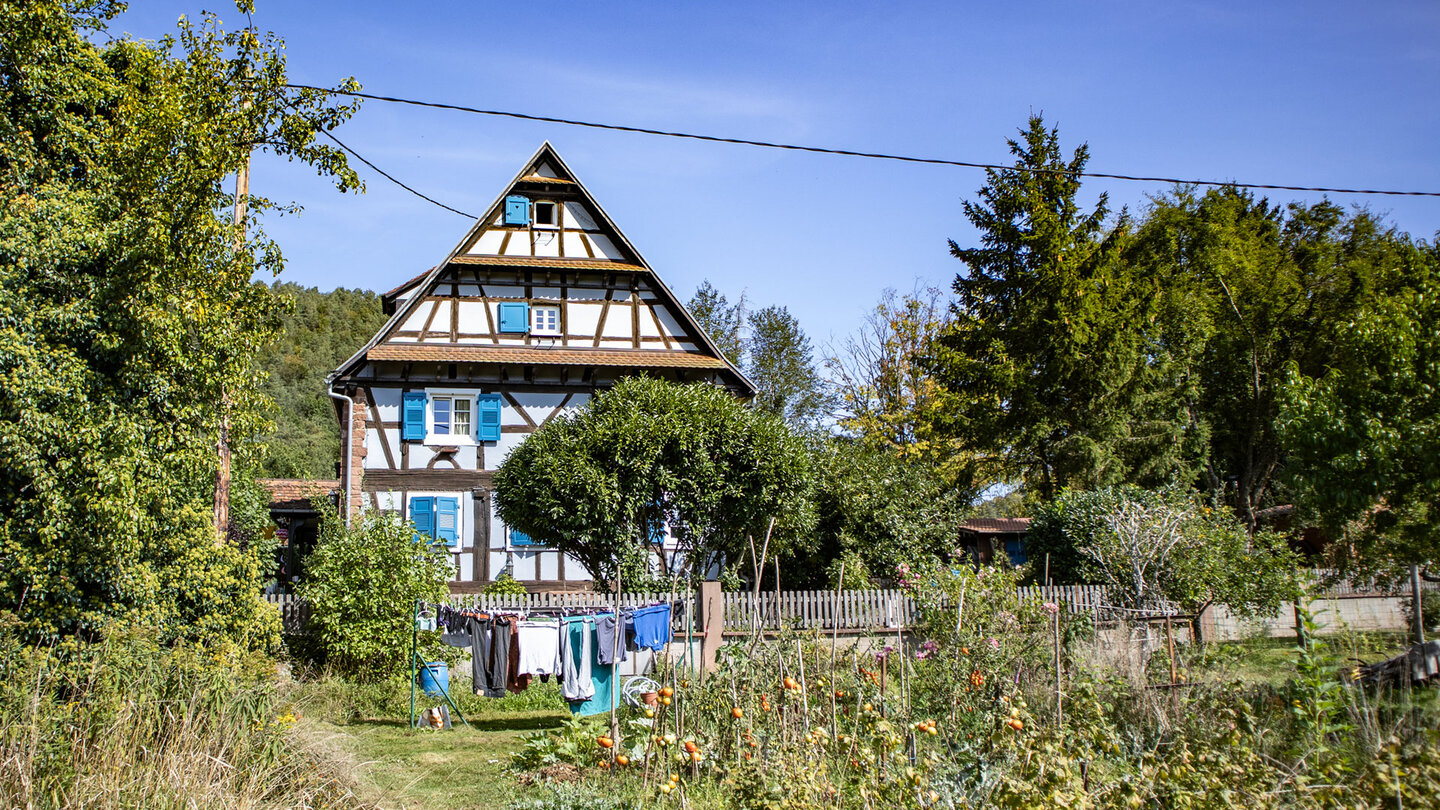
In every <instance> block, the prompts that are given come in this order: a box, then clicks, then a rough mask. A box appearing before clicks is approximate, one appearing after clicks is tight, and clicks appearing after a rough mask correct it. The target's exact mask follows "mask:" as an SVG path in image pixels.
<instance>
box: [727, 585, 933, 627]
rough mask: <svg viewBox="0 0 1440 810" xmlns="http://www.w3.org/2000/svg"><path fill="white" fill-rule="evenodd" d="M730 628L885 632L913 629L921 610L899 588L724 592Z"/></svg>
mask: <svg viewBox="0 0 1440 810" xmlns="http://www.w3.org/2000/svg"><path fill="white" fill-rule="evenodd" d="M722 611H723V612H722V616H723V617H724V618H723V621H724V626H725V630H726V632H730V633H745V632H750V631H751V630H752V629H755V628H758V629H760V630H767V631H768V630H778V629H780V628H782V627H789V628H795V629H800V630H816V629H818V630H848V631H866V630H886V629H894V628H896V627H909V626H910V625H911V624H913V623H914V622H915V619H916V617H917V615H918V613H919V609H918V608H917V606H916V605H915V600H913V599H911V598H910V597H908V596H906V595H905V593H904V592H903V591H898V590H870V591H781V592H780V593H778V594H777V593H775V592H774V591H770V592H768V593H767V592H764V591H762V592H761V593H759V594H758V595H757V594H755V593H753V592H750V591H746V592H743V593H727V594H725V595H724V605H723V608H722Z"/></svg>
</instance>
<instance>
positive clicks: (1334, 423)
mask: <svg viewBox="0 0 1440 810" xmlns="http://www.w3.org/2000/svg"><path fill="white" fill-rule="evenodd" d="M1399 241H1403V240H1399ZM1398 247H1399V248H1400V259H1401V267H1400V268H1398V271H1397V272H1396V273H1395V274H1394V275H1395V276H1396V279H1395V281H1394V282H1393V284H1392V285H1391V286H1392V287H1393V289H1388V290H1386V291H1385V293H1384V294H1381V295H1376V296H1374V297H1372V298H1371V299H1370V300H1368V301H1365V302H1364V303H1363V304H1362V307H1361V309H1360V311H1359V312H1358V313H1356V314H1355V315H1354V317H1353V319H1352V320H1350V321H1348V322H1346V323H1343V324H1342V325H1341V326H1340V328H1339V330H1338V333H1337V334H1336V336H1335V343H1334V351H1333V353H1332V354H1331V356H1330V363H1329V367H1328V368H1327V369H1326V370H1324V371H1323V372H1320V373H1317V372H1314V371H1311V372H1308V373H1307V371H1306V370H1304V369H1303V368H1302V367H1301V365H1300V363H1299V362H1297V361H1292V362H1291V363H1290V364H1289V366H1288V368H1287V375H1288V376H1287V380H1286V384H1285V385H1284V387H1283V389H1282V391H1281V395H1280V418H1279V432H1280V436H1281V439H1282V440H1283V441H1284V443H1285V445H1286V446H1287V448H1289V450H1290V452H1291V454H1292V459H1293V464H1292V466H1293V468H1294V469H1295V470H1296V472H1295V473H1294V474H1293V483H1292V486H1293V487H1294V491H1295V492H1296V493H1297V494H1298V495H1299V498H1300V504H1301V506H1302V507H1304V509H1303V511H1302V514H1306V513H1308V514H1309V515H1311V516H1314V517H1315V518H1317V519H1318V521H1319V522H1320V525H1322V526H1324V527H1326V528H1327V529H1328V530H1329V531H1330V532H1331V534H1332V536H1335V537H1337V538H1343V540H1344V542H1340V543H1335V544H1333V545H1332V546H1331V548H1330V554H1331V562H1332V563H1333V564H1335V565H1336V567H1338V568H1340V569H1341V570H1342V571H1347V572H1348V571H1352V570H1353V571H1358V572H1359V573H1361V574H1363V575H1367V576H1381V577H1387V578H1393V577H1396V576H1398V575H1400V574H1401V573H1402V572H1403V571H1404V570H1405V569H1406V568H1407V567H1408V566H1409V565H1412V564H1419V565H1425V564H1435V563H1436V562H1440V525H1437V517H1440V514H1437V504H1440V327H1437V324H1440V245H1428V246H1427V245H1424V244H1423V243H1422V244H1420V245H1408V244H1401V245H1399V246H1398Z"/></svg>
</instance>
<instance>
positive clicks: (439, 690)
mask: <svg viewBox="0 0 1440 810" xmlns="http://www.w3.org/2000/svg"><path fill="white" fill-rule="evenodd" d="M417 675H418V680H417V683H419V685H420V690H421V691H422V692H424V693H425V694H427V695H435V696H436V697H441V696H443V695H445V694H446V693H447V692H449V691H450V666H449V665H448V664H446V663H445V662H444V661H431V662H430V663H428V664H426V665H425V667H424V669H421V670H420V671H419V673H417Z"/></svg>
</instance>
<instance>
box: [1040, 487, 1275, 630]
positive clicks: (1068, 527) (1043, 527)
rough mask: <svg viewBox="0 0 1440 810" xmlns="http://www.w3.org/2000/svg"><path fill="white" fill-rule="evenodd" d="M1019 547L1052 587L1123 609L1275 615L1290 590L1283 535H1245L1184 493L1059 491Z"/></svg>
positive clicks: (1223, 514) (1224, 513)
mask: <svg viewBox="0 0 1440 810" xmlns="http://www.w3.org/2000/svg"><path fill="white" fill-rule="evenodd" d="M1025 545H1026V551H1027V554H1028V555H1029V556H1030V559H1031V560H1032V561H1035V562H1037V563H1040V564H1041V565H1043V562H1041V561H1042V560H1043V557H1044V555H1048V556H1049V570H1050V578H1051V580H1052V581H1053V582H1057V583H1060V584H1068V583H1073V582H1093V583H1098V584H1101V585H1105V586H1106V588H1107V591H1108V593H1109V598H1110V599H1111V600H1112V601H1113V602H1114V603H1115V604H1117V605H1120V606H1123V607H1130V608H1151V609H1153V608H1155V607H1157V606H1158V605H1159V604H1160V603H1161V602H1162V601H1166V600H1168V601H1172V602H1175V603H1177V604H1179V605H1180V606H1181V607H1183V608H1185V609H1195V608H1198V607H1200V606H1201V605H1203V604H1205V603H1207V602H1218V603H1220V604H1223V605H1226V606H1227V607H1229V608H1230V609H1231V610H1234V611H1236V612H1237V613H1241V614H1245V615H1251V614H1256V613H1263V614H1270V615H1273V614H1274V612H1275V611H1276V610H1277V609H1278V607H1279V605H1280V603H1281V602H1282V601H1284V600H1286V599H1290V598H1293V596H1294V595H1295V592H1296V591H1295V582H1296V579H1295V572H1296V563H1297V560H1296V557H1295V554H1294V552H1292V551H1290V550H1289V548H1288V547H1287V546H1286V543H1285V538H1284V537H1283V536H1281V535H1279V534H1277V533H1275V532H1269V531H1265V532H1258V533H1256V534H1255V535H1253V536H1252V535H1250V534H1249V533H1248V532H1247V531H1246V530H1245V527H1244V526H1243V525H1241V524H1240V523H1239V522H1237V520H1236V519H1235V517H1234V516H1233V515H1231V514H1230V513H1229V512H1228V510H1224V509H1213V508H1211V507H1208V506H1204V505H1202V504H1200V503H1198V502H1197V500H1196V497H1195V494H1194V493H1193V492H1191V491H1187V490H1182V489H1171V490H1166V491H1155V490H1145V489H1141V488H1139V487H1136V486H1133V485H1126V486H1120V487H1106V488H1102V489H1098V490H1089V491H1075V490H1072V491H1068V492H1065V493H1063V494H1062V495H1061V496H1060V497H1059V498H1058V499H1056V500H1055V501H1054V502H1052V503H1049V504H1046V505H1045V506H1043V507H1042V508H1041V509H1040V510H1039V511H1038V512H1037V514H1036V515H1035V518H1034V520H1033V521H1032V523H1031V526H1030V532H1029V534H1028V535H1027V536H1026V538H1025Z"/></svg>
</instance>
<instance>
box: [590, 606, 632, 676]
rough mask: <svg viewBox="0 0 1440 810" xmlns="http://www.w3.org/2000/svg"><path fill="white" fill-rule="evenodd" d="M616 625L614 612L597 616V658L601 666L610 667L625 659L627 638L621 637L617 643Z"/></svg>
mask: <svg viewBox="0 0 1440 810" xmlns="http://www.w3.org/2000/svg"><path fill="white" fill-rule="evenodd" d="M615 626H616V621H615V614H614V613H602V614H600V615H599V616H596V617H595V642H596V656H595V660H596V661H598V662H599V663H600V665H601V666H605V667H608V666H611V665H612V664H615V663H617V662H619V661H624V660H625V644H624V641H625V639H624V638H621V639H619V643H617V641H616V638H615ZM622 626H623V625H622Z"/></svg>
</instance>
